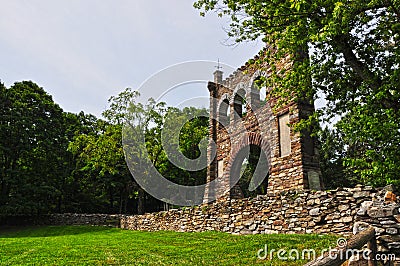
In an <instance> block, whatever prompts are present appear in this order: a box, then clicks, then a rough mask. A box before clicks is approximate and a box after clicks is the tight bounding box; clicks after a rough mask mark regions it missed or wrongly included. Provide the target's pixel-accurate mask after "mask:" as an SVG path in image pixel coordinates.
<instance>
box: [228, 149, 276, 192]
mask: <svg viewBox="0 0 400 266" xmlns="http://www.w3.org/2000/svg"><path fill="white" fill-rule="evenodd" d="M268 170H269V164H268V160H267V156H266V154H265V152H264V151H262V149H261V147H260V146H258V145H253V144H251V145H249V146H246V147H244V148H242V149H241V150H240V151H239V152H238V154H237V156H236V157H235V159H234V161H233V163H232V166H231V172H230V182H231V187H232V185H233V184H235V183H236V184H235V185H234V186H233V187H232V189H231V194H230V196H231V198H249V197H255V196H257V195H264V194H266V193H267V188H268V176H269V173H268Z"/></svg>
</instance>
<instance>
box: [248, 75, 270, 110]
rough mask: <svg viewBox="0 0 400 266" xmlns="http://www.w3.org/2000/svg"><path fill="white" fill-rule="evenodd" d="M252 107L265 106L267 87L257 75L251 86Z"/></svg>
mask: <svg viewBox="0 0 400 266" xmlns="http://www.w3.org/2000/svg"><path fill="white" fill-rule="evenodd" d="M251 95H252V96H251V99H252V107H253V108H260V107H263V106H265V104H266V102H267V99H266V98H267V88H266V87H265V84H264V83H263V81H262V78H261V77H257V78H256V79H255V80H254V82H253V84H252V86H251Z"/></svg>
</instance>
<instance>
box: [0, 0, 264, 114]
mask: <svg viewBox="0 0 400 266" xmlns="http://www.w3.org/2000/svg"><path fill="white" fill-rule="evenodd" d="M192 5H193V1H188V0H168V1H165V0H152V1H149V0H147V1H146V0H134V1H133V0H116V1H110V0H102V1H98V0H64V1H54V0H12V1H2V7H1V10H0V58H1V61H0V79H1V80H2V82H4V83H5V85H6V86H10V85H12V84H13V83H14V82H15V81H21V80H33V81H35V82H36V83H38V84H39V85H40V86H42V87H44V88H45V89H46V90H47V91H48V92H49V93H50V94H51V95H53V97H54V100H55V101H56V102H57V103H58V104H60V105H61V107H62V108H63V109H64V110H66V111H70V112H79V111H80V110H83V111H85V112H88V113H93V114H95V115H98V116H99V115H100V113H101V112H102V111H103V110H104V109H105V108H106V106H107V99H108V98H109V97H110V96H111V95H116V94H118V92H120V91H122V90H123V89H124V88H126V87H130V88H134V89H136V88H139V87H140V85H141V84H142V83H143V82H144V81H145V80H146V79H148V78H149V77H151V76H152V75H153V74H155V73H157V72H158V71H160V70H162V69H165V68H166V67H168V66H171V65H175V64H178V63H181V62H186V61H192V60H211V61H214V60H215V61H216V60H217V59H218V58H219V59H220V60H221V61H222V62H224V63H226V64H228V65H231V66H233V67H235V68H236V67H240V66H241V65H242V64H243V63H245V62H246V60H247V59H249V58H251V57H253V56H254V55H255V54H256V53H257V51H258V50H259V49H260V48H261V47H262V43H261V42H258V43H244V44H240V45H239V46H237V47H231V46H227V45H225V44H224V43H225V42H226V41H227V40H226V38H227V35H226V32H225V31H224V28H226V27H227V26H228V23H227V21H226V19H220V18H218V17H217V16H216V15H214V14H211V15H209V16H206V17H205V18H202V17H200V16H199V11H198V10H195V9H194V8H193V7H192ZM227 42H228V43H232V41H231V40H228V41H227ZM210 79H212V73H210ZM196 87H198V89H199V90H200V89H202V88H201V86H196ZM204 91H205V92H206V88H204Z"/></svg>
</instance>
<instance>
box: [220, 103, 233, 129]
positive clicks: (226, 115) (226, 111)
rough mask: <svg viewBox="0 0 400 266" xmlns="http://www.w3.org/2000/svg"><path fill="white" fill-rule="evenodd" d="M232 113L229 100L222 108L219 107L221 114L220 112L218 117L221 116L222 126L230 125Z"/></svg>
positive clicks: (221, 105) (222, 104)
mask: <svg viewBox="0 0 400 266" xmlns="http://www.w3.org/2000/svg"><path fill="white" fill-rule="evenodd" d="M230 111H231V108H230V106H229V101H228V99H225V100H223V101H222V102H221V104H220V106H219V112H218V116H219V122H220V123H221V124H222V125H228V124H229V122H230Z"/></svg>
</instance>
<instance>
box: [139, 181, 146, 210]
mask: <svg viewBox="0 0 400 266" xmlns="http://www.w3.org/2000/svg"><path fill="white" fill-rule="evenodd" d="M138 192H139V194H138V214H144V211H145V209H144V200H145V198H144V196H145V192H144V190H143V189H142V188H141V187H139V191H138Z"/></svg>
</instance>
